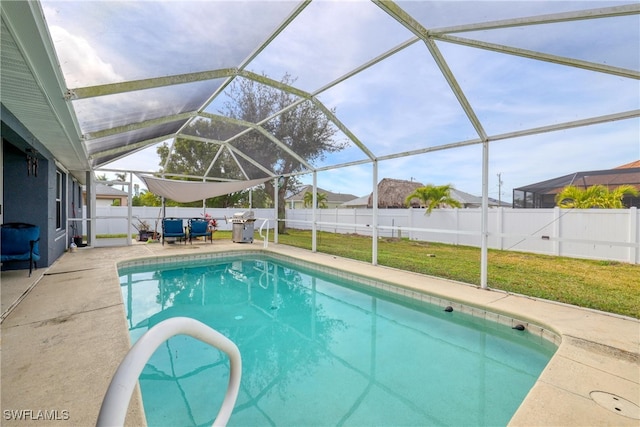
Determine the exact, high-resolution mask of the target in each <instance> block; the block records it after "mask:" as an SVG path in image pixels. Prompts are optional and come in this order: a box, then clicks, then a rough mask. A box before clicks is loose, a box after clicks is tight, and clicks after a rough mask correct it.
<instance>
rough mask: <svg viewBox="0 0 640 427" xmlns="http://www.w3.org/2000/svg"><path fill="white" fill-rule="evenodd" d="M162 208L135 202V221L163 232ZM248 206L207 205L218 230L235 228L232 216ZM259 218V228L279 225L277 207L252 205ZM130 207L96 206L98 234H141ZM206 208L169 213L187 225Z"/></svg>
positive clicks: (133, 211)
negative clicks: (129, 225)
mask: <svg viewBox="0 0 640 427" xmlns="http://www.w3.org/2000/svg"><path fill="white" fill-rule="evenodd" d="M84 209H85V208H83V217H85V218H86V212H85V211H84ZM161 209H162V208H160V207H149V206H134V207H132V208H131V210H132V224H133V225H136V224H138V222H137V219H140V220H141V221H145V222H146V223H147V224H149V226H150V227H151V230H152V231H153V230H155V231H157V232H158V233H161V232H162V211H161ZM246 210H247V209H213V208H207V209H206V213H207V214H209V215H211V216H212V217H213V218H215V219H216V220H217V222H218V230H229V231H231V229H232V224H231V221H230V219H231V217H232V216H233V215H234V214H235V213H237V212H244V211H246ZM252 210H253V212H254V215H255V218H256V222H255V229H256V231H257V230H258V229H259V228H260V226H261V225H262V223H263V221H264V220H265V219H266V220H268V224H265V228H266V227H267V226H268V227H269V228H270V229H273V227H274V225H275V212H274V211H273V209H252ZM127 212H128V208H127V207H126V206H98V207H96V234H98V235H100V234H102V235H105V234H109V235H114V234H126V233H127V232H128V231H130V232H131V234H132V235H134V236H135V235H137V234H138V231H137V230H136V229H135V228H134V226H133V225H132V226H131V229H130V230H129V229H128V227H127V226H128V221H127ZM204 213H205V211H203V209H202V208H181V207H167V208H166V214H165V216H166V217H167V218H171V217H175V218H182V219H183V222H184V225H185V226H186V225H187V221H188V219H189V218H204ZM225 217H227V218H229V222H227V221H225ZM83 230H84V232H85V233H86V230H87V226H86V223H85V224H83Z"/></svg>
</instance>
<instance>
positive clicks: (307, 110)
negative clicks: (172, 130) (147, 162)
mask: <svg viewBox="0 0 640 427" xmlns="http://www.w3.org/2000/svg"><path fill="white" fill-rule="evenodd" d="M263 78H264V80H265V81H267V80H268V78H267V77H266V76H263ZM294 81H295V79H293V78H292V77H291V76H290V75H288V74H285V76H284V77H283V78H282V80H281V81H280V82H279V83H278V84H271V85H269V84H263V83H259V82H257V81H254V80H249V79H244V78H241V77H238V78H236V79H235V80H234V81H233V82H232V83H231V85H229V87H228V88H227V89H228V91H227V93H226V95H227V99H228V101H226V102H225V103H224V105H223V107H222V110H221V111H220V114H221V115H222V116H225V117H228V118H230V119H232V120H224V119H216V118H211V119H209V118H206V119H205V118H201V119H199V120H196V121H194V122H193V123H191V124H190V126H188V127H187V129H185V132H184V133H187V134H190V135H194V139H197V141H195V140H192V139H189V138H180V139H178V140H177V141H176V142H175V143H174V145H173V150H172V151H171V152H170V147H169V146H167V145H166V144H165V145H163V146H161V147H159V148H158V154H160V158H161V161H162V165H165V161H166V160H167V159H168V161H167V162H166V167H164V168H163V171H164V172H166V173H178V174H183V175H190V176H194V178H195V177H197V176H209V177H214V176H215V177H218V178H227V179H257V178H262V177H264V178H266V177H268V176H269V175H270V174H269V173H267V172H266V171H272V172H273V174H275V176H273V178H274V179H270V180H268V181H266V182H265V184H264V191H265V193H266V194H268V195H273V194H274V181H275V178H276V177H279V178H278V192H277V197H278V218H279V219H284V216H285V196H286V194H289V193H291V192H293V191H295V189H296V188H297V186H298V185H299V181H298V180H297V179H296V178H295V177H292V176H290V174H293V173H296V172H299V171H303V170H304V165H302V164H301V163H300V161H299V160H297V159H296V158H295V157H294V156H292V155H290V154H289V153H287V151H286V150H284V149H282V148H281V147H279V146H278V145H277V144H275V143H274V141H273V140H272V139H270V137H269V136H266V135H265V134H263V133H262V132H259V131H258V130H251V131H249V132H246V133H244V134H242V135H241V136H239V137H237V138H234V139H233V140H230V141H228V144H229V145H230V146H232V147H233V148H234V150H237V152H236V153H233V154H232V153H231V152H230V150H229V149H228V148H226V147H225V146H224V144H221V143H219V142H218V141H226V140H227V139H229V138H230V137H231V136H232V135H236V134H237V133H238V132H239V130H242V129H243V128H242V126H241V125H238V124H236V122H234V121H233V120H240V121H244V122H249V123H261V125H260V126H261V128H262V129H264V130H265V131H266V133H267V134H268V135H270V136H271V137H275V138H276V139H277V140H278V141H279V142H281V143H282V144H284V145H285V146H286V147H287V148H288V149H289V150H291V151H292V152H294V153H296V155H298V156H299V157H301V158H302V159H304V160H305V161H307V162H308V163H313V162H315V161H317V160H321V159H323V158H324V156H325V155H326V154H327V153H332V152H336V151H339V150H342V149H343V148H344V147H346V144H347V142H346V141H336V140H335V138H334V137H335V135H336V134H337V129H336V127H335V126H334V125H333V124H332V122H331V121H330V120H329V118H328V116H327V115H326V114H324V112H323V111H322V110H321V109H319V108H318V107H317V106H316V105H315V104H314V103H313V102H311V101H305V102H301V103H299V104H297V105H296V106H295V107H293V108H289V107H291V105H293V104H295V103H296V102H299V101H300V99H299V98H298V97H297V96H296V95H294V94H292V93H289V92H286V91H283V90H281V89H279V88H277V87H276V86H278V85H282V86H288V87H291V86H292V84H293V83H294ZM277 113H279V114H277ZM332 113H335V111H332ZM268 117H272V118H271V119H270V120H267V121H264V120H265V119H266V118H268ZM203 139H204V140H205V141H210V142H203ZM238 153H244V154H246V155H247V156H248V157H250V158H251V159H252V160H253V162H251V161H249V160H247V159H246V158H244V157H243V156H241V155H239V154H238ZM214 160H215V163H214V162H213V161H214ZM254 162H255V163H254ZM258 165H259V166H258ZM256 195H257V196H260V194H259V193H258V194H256V192H254V193H253V196H254V197H253V200H254V201H256ZM272 197H273V196H272ZM262 199H263V200H265V201H266V200H267V198H266V196H265V197H262ZM254 206H257V204H256V203H254ZM278 230H279V232H280V233H284V232H285V224H284V222H282V221H281V222H279V223H278Z"/></svg>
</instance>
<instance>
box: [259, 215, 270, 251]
mask: <svg viewBox="0 0 640 427" xmlns="http://www.w3.org/2000/svg"><path fill="white" fill-rule="evenodd" d="M265 224H269V218H265V219H264V221H262V225H261V226H260V230H259V231H260V237H262V247H263V248H265V249H266V248H267V246H269V225H267V235H266V237H265V236H263V235H262V227H264V225H265Z"/></svg>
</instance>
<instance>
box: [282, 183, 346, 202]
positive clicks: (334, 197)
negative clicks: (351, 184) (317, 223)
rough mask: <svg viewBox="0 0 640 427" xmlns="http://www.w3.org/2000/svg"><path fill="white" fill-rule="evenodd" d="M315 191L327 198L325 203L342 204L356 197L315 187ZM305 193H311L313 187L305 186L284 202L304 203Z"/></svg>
mask: <svg viewBox="0 0 640 427" xmlns="http://www.w3.org/2000/svg"><path fill="white" fill-rule="evenodd" d="M316 190H317V192H318V194H324V195H326V196H327V203H337V202H339V203H344V202H348V201H349V200H353V199H355V198H356V196H354V195H353V194H343V193H333V192H331V191H327V190H325V189H323V188H320V187H317V188H316ZM306 192H309V193H311V192H313V185H305V186H304V187H302V188H301V189H300V191H298V192H297V193H296V194H294V195H292V196H289V197H287V198H286V200H287V201H288V202H290V201H294V202H298V201H300V202H301V201H304V195H305V193H306Z"/></svg>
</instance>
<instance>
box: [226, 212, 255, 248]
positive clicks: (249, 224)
mask: <svg viewBox="0 0 640 427" xmlns="http://www.w3.org/2000/svg"><path fill="white" fill-rule="evenodd" d="M255 222H256V219H255V216H254V213H253V211H244V212H236V213H235V214H233V217H232V218H231V224H233V233H232V235H233V242H234V243H247V242H248V243H253V228H254V223H255Z"/></svg>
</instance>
